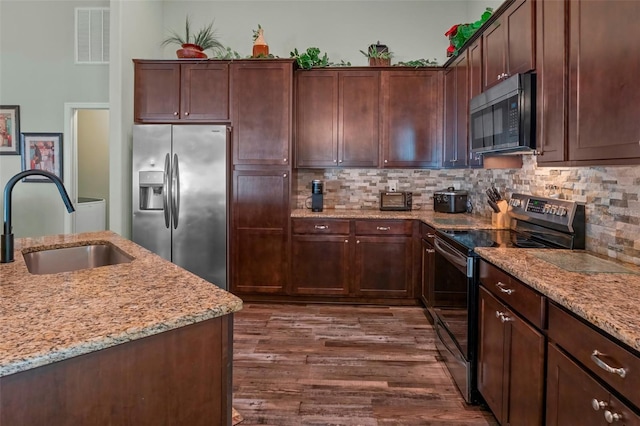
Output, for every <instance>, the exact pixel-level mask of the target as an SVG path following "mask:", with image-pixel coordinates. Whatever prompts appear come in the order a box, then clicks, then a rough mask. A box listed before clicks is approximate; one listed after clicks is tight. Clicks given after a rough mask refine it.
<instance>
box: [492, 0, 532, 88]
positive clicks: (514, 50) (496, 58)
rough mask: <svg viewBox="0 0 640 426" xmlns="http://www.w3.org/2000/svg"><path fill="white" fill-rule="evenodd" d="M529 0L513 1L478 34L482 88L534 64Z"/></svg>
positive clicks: (529, 69)
mask: <svg viewBox="0 0 640 426" xmlns="http://www.w3.org/2000/svg"><path fill="white" fill-rule="evenodd" d="M534 31H535V10H534V1H533V0H516V1H515V2H513V4H511V5H509V7H508V8H507V9H506V10H505V11H504V13H502V14H501V15H500V16H499V17H498V18H497V19H496V20H495V21H494V22H493V23H492V24H490V25H489V27H488V28H487V29H486V30H484V32H483V33H482V40H483V51H482V53H483V56H484V61H483V62H484V85H483V86H484V89H487V88H489V87H491V86H493V85H495V84H496V83H498V82H499V81H501V80H503V79H504V78H506V77H508V76H511V75H514V74H517V73H524V72H527V71H531V70H533V69H534V67H535V49H534V46H535V37H534Z"/></svg>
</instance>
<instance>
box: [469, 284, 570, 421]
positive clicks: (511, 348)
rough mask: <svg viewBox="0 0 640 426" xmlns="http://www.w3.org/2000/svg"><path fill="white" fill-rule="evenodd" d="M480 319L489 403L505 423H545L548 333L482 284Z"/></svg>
mask: <svg viewBox="0 0 640 426" xmlns="http://www.w3.org/2000/svg"><path fill="white" fill-rule="evenodd" d="M478 323H479V324H478V326H479V339H478V341H479V347H478V390H479V391H480V393H481V394H482V396H483V398H484V399H485V401H486V402H487V405H489V408H490V409H491V411H492V412H493V414H494V415H495V416H496V418H497V419H498V421H499V422H500V423H501V424H511V425H541V424H543V416H544V359H545V337H544V335H542V333H540V332H539V331H538V330H536V329H535V328H533V327H532V326H531V325H529V324H528V323H526V322H525V321H524V320H523V319H521V318H520V317H519V316H518V315H516V314H515V313H514V312H512V311H511V310H510V309H509V308H507V307H506V306H505V305H504V304H502V303H501V302H500V301H498V300H497V299H496V298H495V297H493V295H491V294H490V293H489V291H487V290H486V289H485V288H484V287H480V307H479V321H478ZM567 424H570V423H567Z"/></svg>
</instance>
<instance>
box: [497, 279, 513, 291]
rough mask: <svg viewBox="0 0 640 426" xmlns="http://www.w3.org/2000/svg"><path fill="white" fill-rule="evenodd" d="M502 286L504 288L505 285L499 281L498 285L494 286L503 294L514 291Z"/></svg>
mask: <svg viewBox="0 0 640 426" xmlns="http://www.w3.org/2000/svg"><path fill="white" fill-rule="evenodd" d="M504 286H505V284H504V283H502V282H500V281H498V284H496V287H498V289H499V290H500V291H501V292H503V293H507V294H511V293H513V292H515V290H514V289H511V288H505V287H504Z"/></svg>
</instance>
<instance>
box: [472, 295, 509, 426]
mask: <svg viewBox="0 0 640 426" xmlns="http://www.w3.org/2000/svg"><path fill="white" fill-rule="evenodd" d="M479 301H480V305H479V310H478V390H479V391H480V394H481V395H482V396H483V398H484V400H485V401H486V402H487V405H488V406H489V408H490V409H491V411H492V412H493V414H494V415H495V416H496V418H497V419H498V421H499V422H500V423H502V422H503V419H504V417H505V416H504V414H505V413H504V408H506V407H505V404H504V400H503V388H504V383H503V380H504V366H505V362H507V359H506V358H505V327H504V325H503V323H502V322H501V320H500V313H506V308H505V307H504V305H503V304H502V303H500V302H498V301H497V300H496V299H495V298H494V297H493V296H491V294H489V292H488V291H487V290H485V289H484V287H480V298H479Z"/></svg>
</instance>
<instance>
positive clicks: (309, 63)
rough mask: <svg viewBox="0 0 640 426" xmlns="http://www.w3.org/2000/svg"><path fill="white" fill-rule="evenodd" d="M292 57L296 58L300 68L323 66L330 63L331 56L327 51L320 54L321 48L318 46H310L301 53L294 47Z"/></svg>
mask: <svg viewBox="0 0 640 426" xmlns="http://www.w3.org/2000/svg"><path fill="white" fill-rule="evenodd" d="M290 57H291V58H295V59H296V61H297V62H298V65H299V66H300V68H304V69H311V68H322V67H328V66H329V65H330V62H329V57H328V56H327V54H326V53H325V54H324V55H323V56H322V57H321V56H320V49H318V48H317V47H309V48H307V50H306V51H305V52H302V53H299V52H298V49H293V52H291V56H290Z"/></svg>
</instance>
